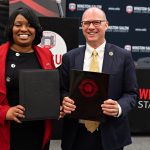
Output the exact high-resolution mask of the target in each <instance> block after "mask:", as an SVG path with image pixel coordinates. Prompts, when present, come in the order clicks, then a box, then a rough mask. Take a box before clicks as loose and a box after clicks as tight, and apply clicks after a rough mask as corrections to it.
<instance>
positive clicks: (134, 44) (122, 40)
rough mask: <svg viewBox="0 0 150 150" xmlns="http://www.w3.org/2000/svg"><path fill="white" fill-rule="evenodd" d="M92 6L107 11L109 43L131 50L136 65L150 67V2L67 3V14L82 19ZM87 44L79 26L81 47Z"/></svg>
mask: <svg viewBox="0 0 150 150" xmlns="http://www.w3.org/2000/svg"><path fill="white" fill-rule="evenodd" d="M91 6H96V7H99V8H101V9H103V10H104V11H105V12H106V15H107V19H108V21H109V29H108V30H107V33H106V39H107V42H110V43H113V44H117V45H118V46H120V47H122V48H125V49H127V50H128V51H131V52H132V55H133V58H134V60H135V64H136V65H138V62H139V63H140V64H141V63H142V64H143V65H145V66H146V65H148V64H147V63H146V62H147V61H149V62H150V58H149V59H148V58H147V57H150V21H149V19H150V1H149V0H143V1H142V2H141V1H138V0H132V1H131V0H121V1H110V0H92V1H91V0H84V1H81V0H67V5H66V15H67V17H79V18H80V19H81V16H82V13H83V11H84V10H85V9H87V8H89V7H91ZM84 44H85V40H84V38H83V35H82V29H81V27H80V45H84ZM143 58H145V59H143ZM141 59H142V60H141ZM145 61H146V62H145ZM144 63H145V64H144ZM149 65H150V64H149Z"/></svg>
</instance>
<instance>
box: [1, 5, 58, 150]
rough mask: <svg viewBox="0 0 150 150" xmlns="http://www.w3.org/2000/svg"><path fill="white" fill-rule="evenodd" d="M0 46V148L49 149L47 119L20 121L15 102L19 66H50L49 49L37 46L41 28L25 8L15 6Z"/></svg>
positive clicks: (21, 111) (17, 92) (51, 57)
mask: <svg viewBox="0 0 150 150" xmlns="http://www.w3.org/2000/svg"><path fill="white" fill-rule="evenodd" d="M6 35H7V42H6V43H5V44H3V45H1V46H0V68H1V71H0V149H1V150H49V141H50V137H51V123H50V120H44V121H43V120H40V121H39V120H36V121H28V122H21V119H22V118H24V117H25V116H24V111H25V108H24V107H23V106H21V105H19V83H18V72H19V70H20V69H41V68H42V69H54V68H55V66H54V62H53V56H52V53H51V52H50V50H48V49H43V48H40V47H38V46H37V44H39V43H40V41H41V37H42V29H41V26H40V24H39V21H38V18H37V16H36V15H35V14H34V12H33V11H32V10H30V9H28V8H19V9H17V10H15V11H14V12H13V13H12V15H11V16H10V18H9V23H8V27H7V30H6Z"/></svg>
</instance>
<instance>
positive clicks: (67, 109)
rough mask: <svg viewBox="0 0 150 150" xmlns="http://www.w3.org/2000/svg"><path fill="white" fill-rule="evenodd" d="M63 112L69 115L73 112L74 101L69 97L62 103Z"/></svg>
mask: <svg viewBox="0 0 150 150" xmlns="http://www.w3.org/2000/svg"><path fill="white" fill-rule="evenodd" d="M62 107H63V112H64V113H66V114H71V112H72V111H75V108H76V106H75V105H74V101H73V100H72V99H70V98H69V97H64V99H63V102H62Z"/></svg>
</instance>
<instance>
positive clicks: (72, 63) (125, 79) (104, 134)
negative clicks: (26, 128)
mask: <svg viewBox="0 0 150 150" xmlns="http://www.w3.org/2000/svg"><path fill="white" fill-rule="evenodd" d="M85 48H86V47H85V46H84V47H80V48H76V49H73V50H71V51H69V52H68V53H66V54H64V55H63V59H62V65H61V66H60V81H61V96H62V99H63V97H65V96H69V74H70V70H71V69H79V70H83V61H84V54H85ZM102 72H104V73H108V74H110V79H109V90H108V98H110V99H113V100H117V102H118V103H119V105H120V106H121V108H122V115H121V116H120V117H118V118H117V117H109V116H108V117H107V121H106V122H105V123H102V124H101V125H100V130H101V140H102V145H103V149H104V150H116V149H118V148H120V147H123V146H125V145H128V144H130V143H131V136H130V129H129V123H128V117H127V115H128V112H129V111H130V110H131V109H132V108H133V107H135V105H136V99H137V96H138V94H137V91H138V89H137V80H136V73H135V67H134V62H133V59H132V56H131V53H130V52H128V51H127V50H124V49H122V48H120V47H118V46H116V45H113V44H110V43H107V44H106V46H105V52H104V60H103V67H102ZM77 127H78V120H76V119H70V118H67V117H65V118H64V125H63V134H62V149H63V150H70V149H71V147H72V146H73V142H74V139H75V137H76V133H77Z"/></svg>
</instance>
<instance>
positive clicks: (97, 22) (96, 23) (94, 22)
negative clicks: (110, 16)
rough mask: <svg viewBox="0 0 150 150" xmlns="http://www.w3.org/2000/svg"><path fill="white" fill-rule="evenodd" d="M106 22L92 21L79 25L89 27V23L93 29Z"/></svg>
mask: <svg viewBox="0 0 150 150" xmlns="http://www.w3.org/2000/svg"><path fill="white" fill-rule="evenodd" d="M105 21H106V20H93V21H82V22H81V25H82V26H83V27H89V26H90V25H91V23H92V24H93V25H94V27H99V26H100V25H101V23H102V22H105Z"/></svg>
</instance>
